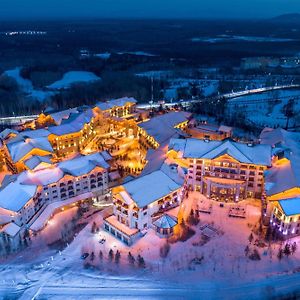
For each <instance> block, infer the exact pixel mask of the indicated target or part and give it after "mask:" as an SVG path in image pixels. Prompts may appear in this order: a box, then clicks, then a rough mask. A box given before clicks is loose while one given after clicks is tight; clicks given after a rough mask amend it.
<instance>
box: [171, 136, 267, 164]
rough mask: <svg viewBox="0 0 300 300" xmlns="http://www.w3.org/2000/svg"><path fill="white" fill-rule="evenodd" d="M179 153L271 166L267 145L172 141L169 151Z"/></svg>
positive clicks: (196, 140)
mask: <svg viewBox="0 0 300 300" xmlns="http://www.w3.org/2000/svg"><path fill="white" fill-rule="evenodd" d="M171 149H173V150H175V151H180V152H181V153H182V155H183V157H184V158H200V159H201V158H202V159H215V158H217V157H219V156H221V155H224V154H228V155H230V156H231V157H232V158H234V159H236V160H237V161H239V162H241V163H247V164H256V165H264V166H271V158H272V154H271V147H270V146H269V145H247V144H243V143H238V142H234V141H232V140H230V139H226V140H223V141H205V140H198V139H186V140H182V139H172V140H171V141H170V144H169V150H171Z"/></svg>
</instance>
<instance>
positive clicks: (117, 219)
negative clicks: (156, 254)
mask: <svg viewBox="0 0 300 300" xmlns="http://www.w3.org/2000/svg"><path fill="white" fill-rule="evenodd" d="M183 183H184V173H183V171H182V170H181V168H180V167H178V166H177V165H175V164H169V165H168V164H164V165H163V166H162V167H161V168H160V169H159V170H156V171H153V172H152V173H150V174H147V175H144V176H141V177H138V178H137V179H134V180H132V181H130V182H128V183H125V184H123V185H121V186H119V187H116V188H114V189H113V201H114V212H113V215H111V216H109V217H107V218H106V219H105V221H104V227H105V229H106V230H107V231H109V232H111V233H112V234H113V235H115V236H116V237H117V238H119V239H120V240H122V241H123V242H124V243H126V244H128V245H130V244H132V243H133V242H134V241H135V240H136V239H137V238H139V237H140V236H142V234H143V232H144V231H146V230H148V229H149V228H154V229H155V230H156V231H157V232H158V233H159V234H161V235H169V234H171V233H172V230H173V227H174V226H175V225H176V224H174V222H175V220H176V218H175V217H169V218H172V220H173V221H172V222H171V221H170V219H169V218H167V219H168V220H169V221H170V223H169V224H166V223H165V221H164V219H161V220H160V221H159V219H160V218H161V217H163V216H164V213H165V212H166V211H168V210H170V209H171V208H174V207H176V206H178V205H179V204H180V203H181V200H182V195H183V191H182V186H183ZM160 225H161V226H160ZM167 226H169V227H167Z"/></svg>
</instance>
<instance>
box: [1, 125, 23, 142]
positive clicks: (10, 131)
mask: <svg viewBox="0 0 300 300" xmlns="http://www.w3.org/2000/svg"><path fill="white" fill-rule="evenodd" d="M10 134H13V135H18V134H19V132H18V131H16V130H13V129H10V128H6V129H4V130H3V131H2V132H1V133H0V139H2V140H4V139H6V138H7V137H8V136H9V135H10Z"/></svg>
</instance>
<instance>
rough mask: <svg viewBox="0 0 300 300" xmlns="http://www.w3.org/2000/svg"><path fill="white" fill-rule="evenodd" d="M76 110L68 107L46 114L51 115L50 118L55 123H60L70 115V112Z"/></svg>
mask: <svg viewBox="0 0 300 300" xmlns="http://www.w3.org/2000/svg"><path fill="white" fill-rule="evenodd" d="M76 112H78V111H77V108H70V109H67V110H63V111H58V112H53V113H49V114H48V115H50V116H51V117H52V119H53V120H54V122H55V123H56V124H57V125H60V124H61V122H62V121H63V120H66V119H68V118H69V117H70V114H71V113H76Z"/></svg>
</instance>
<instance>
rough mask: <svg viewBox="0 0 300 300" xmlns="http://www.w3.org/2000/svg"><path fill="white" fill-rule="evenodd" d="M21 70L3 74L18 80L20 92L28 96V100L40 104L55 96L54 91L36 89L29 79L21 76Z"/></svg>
mask: <svg viewBox="0 0 300 300" xmlns="http://www.w3.org/2000/svg"><path fill="white" fill-rule="evenodd" d="M20 71H21V68H15V69H12V70H7V71H5V72H4V73H3V75H6V76H8V77H12V78H13V79H15V80H16V82H17V84H18V86H19V88H20V90H21V91H22V92H24V93H25V94H26V97H27V98H28V99H33V100H38V101H40V102H44V101H46V100H47V99H48V98H50V97H51V96H53V95H54V94H55V93H54V92H52V91H43V90H37V89H34V87H33V85H32V82H31V81H30V80H29V79H24V78H23V77H22V76H21V75H20Z"/></svg>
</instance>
